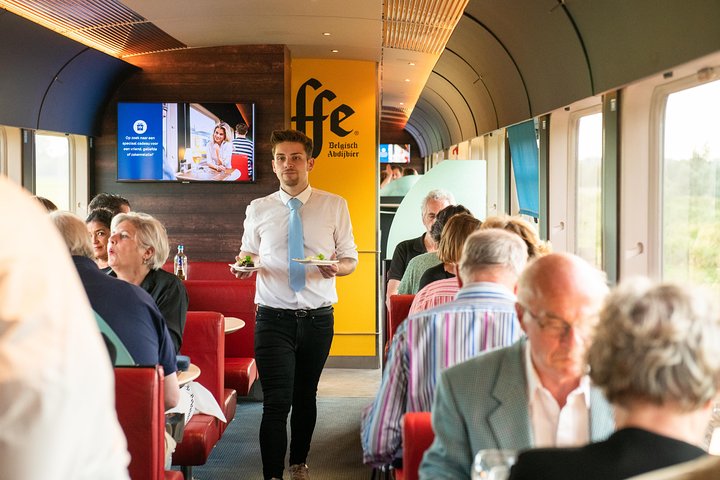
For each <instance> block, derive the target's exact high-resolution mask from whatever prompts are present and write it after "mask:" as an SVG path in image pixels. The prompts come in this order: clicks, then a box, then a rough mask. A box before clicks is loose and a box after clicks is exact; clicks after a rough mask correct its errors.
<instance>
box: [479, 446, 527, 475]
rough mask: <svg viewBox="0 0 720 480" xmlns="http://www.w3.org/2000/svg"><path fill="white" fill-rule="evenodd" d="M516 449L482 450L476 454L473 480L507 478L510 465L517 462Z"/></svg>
mask: <svg viewBox="0 0 720 480" xmlns="http://www.w3.org/2000/svg"><path fill="white" fill-rule="evenodd" d="M516 458H517V452H516V451H515V450H497V449H494V448H491V449H486V450H480V451H478V452H477V454H476V455H475V461H474V462H473V467H472V479H473V480H506V479H507V478H508V476H509V475H510V467H512V466H513V464H514V463H515V459H516Z"/></svg>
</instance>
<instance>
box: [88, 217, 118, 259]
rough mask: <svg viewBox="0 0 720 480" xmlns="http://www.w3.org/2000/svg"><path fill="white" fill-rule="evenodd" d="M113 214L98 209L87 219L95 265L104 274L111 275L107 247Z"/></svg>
mask: <svg viewBox="0 0 720 480" xmlns="http://www.w3.org/2000/svg"><path fill="white" fill-rule="evenodd" d="M112 217H113V213H112V212H111V211H110V210H108V209H107V208H96V209H95V210H93V211H91V212H90V213H89V214H88V216H87V218H86V219H85V224H86V225H87V230H88V233H90V239H91V240H92V247H93V256H94V258H95V263H97V266H98V268H100V270H101V271H102V272H103V273H110V272H111V271H112V268H110V267H109V266H108V263H107V262H108V253H107V245H108V240H109V239H110V224H111V223H112Z"/></svg>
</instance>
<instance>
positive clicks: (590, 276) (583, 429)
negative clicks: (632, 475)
mask: <svg viewBox="0 0 720 480" xmlns="http://www.w3.org/2000/svg"><path fill="white" fill-rule="evenodd" d="M606 294H607V286H606V284H605V277H604V275H603V274H602V272H600V271H598V270H596V269H595V268H594V267H592V266H590V265H589V264H588V263H587V262H585V261H584V260H582V259H581V258H579V257H576V256H574V255H570V254H561V253H556V254H550V255H547V256H545V257H541V258H539V259H538V260H536V261H534V262H532V263H531V264H530V265H529V266H528V267H527V268H526V270H525V271H524V272H523V274H522V275H521V276H520V280H519V281H518V302H517V306H516V309H517V314H518V318H519V319H520V322H521V326H522V329H523V330H524V331H525V333H526V334H527V338H526V339H521V340H520V341H518V342H516V343H515V344H513V345H511V346H509V347H506V348H502V349H499V350H495V351H493V352H489V353H487V354H485V355H481V356H479V357H477V358H473V359H471V360H469V361H467V362H464V363H461V364H459V365H456V366H454V367H452V368H449V369H448V370H446V371H445V372H443V374H442V375H441V378H440V382H439V385H438V387H437V392H436V396H435V401H434V403H433V407H432V412H433V422H432V423H433V430H434V432H435V440H434V442H433V444H432V446H431V447H430V448H429V449H428V451H427V452H426V453H425V456H424V457H423V461H422V464H421V465H420V478H421V479H463V478H464V479H469V478H470V469H471V466H472V462H473V456H474V455H475V453H476V452H477V451H478V450H481V449H487V448H503V449H527V448H531V447H540V446H574V445H583V444H586V443H588V442H589V441H599V440H604V439H605V438H607V437H608V436H609V435H610V434H611V433H612V431H613V428H614V425H613V420H612V414H611V409H610V406H609V404H608V403H607V401H606V400H605V398H604V397H603V396H602V394H601V393H600V391H598V390H597V389H596V388H593V387H591V386H590V382H589V378H588V376H587V375H586V364H585V362H584V355H585V351H586V350H587V348H588V346H589V345H588V344H589V331H590V330H591V328H592V327H593V326H594V324H595V323H596V321H597V315H598V312H599V310H600V307H601V304H602V302H603V299H604V298H605V296H606Z"/></svg>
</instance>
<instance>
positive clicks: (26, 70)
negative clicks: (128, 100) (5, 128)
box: [0, 11, 135, 135]
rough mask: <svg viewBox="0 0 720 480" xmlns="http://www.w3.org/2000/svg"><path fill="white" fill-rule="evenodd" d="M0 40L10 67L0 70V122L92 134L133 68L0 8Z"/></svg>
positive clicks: (0, 60)
mask: <svg viewBox="0 0 720 480" xmlns="http://www.w3.org/2000/svg"><path fill="white" fill-rule="evenodd" d="M0 44H2V45H3V48H2V49H0V64H2V65H6V66H7V65H12V73H13V74H12V75H10V74H7V73H6V74H4V75H0V92H2V94H0V125H1V124H6V125H13V126H17V127H22V128H30V129H38V130H52V131H58V132H66V133H76V134H80V135H96V134H97V133H98V131H97V123H96V122H97V118H99V115H98V113H99V112H100V110H101V109H102V108H104V105H105V103H106V100H107V98H108V97H109V96H110V95H111V94H112V92H113V90H114V88H115V87H116V86H117V84H118V83H119V82H120V81H121V80H122V78H124V75H126V74H128V73H129V72H130V71H132V70H134V69H135V67H133V66H131V65H129V64H127V63H125V62H123V61H122V60H118V59H116V58H113V57H110V56H108V55H106V54H104V53H101V52H99V51H97V50H93V49H91V48H88V47H86V46H84V45H82V44H79V43H77V42H75V41H73V40H70V39H68V38H66V37H64V36H62V35H59V34H57V33H55V32H53V31H51V30H48V29H46V28H43V27H41V26H39V25H37V24H35V23H32V22H30V21H28V20H25V19H24V18H21V17H18V16H17V15H15V14H12V13H9V12H6V11H0ZM49 45H52V48H48V46H49ZM18 79H22V81H18Z"/></svg>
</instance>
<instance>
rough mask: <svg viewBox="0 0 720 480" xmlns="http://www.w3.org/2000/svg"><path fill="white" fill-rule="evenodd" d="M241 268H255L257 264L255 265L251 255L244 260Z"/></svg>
mask: <svg viewBox="0 0 720 480" xmlns="http://www.w3.org/2000/svg"><path fill="white" fill-rule="evenodd" d="M240 266H241V267H254V266H255V264H254V263H253V260H252V257H251V256H250V255H247V256H245V258H243V260H242V262H240Z"/></svg>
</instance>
